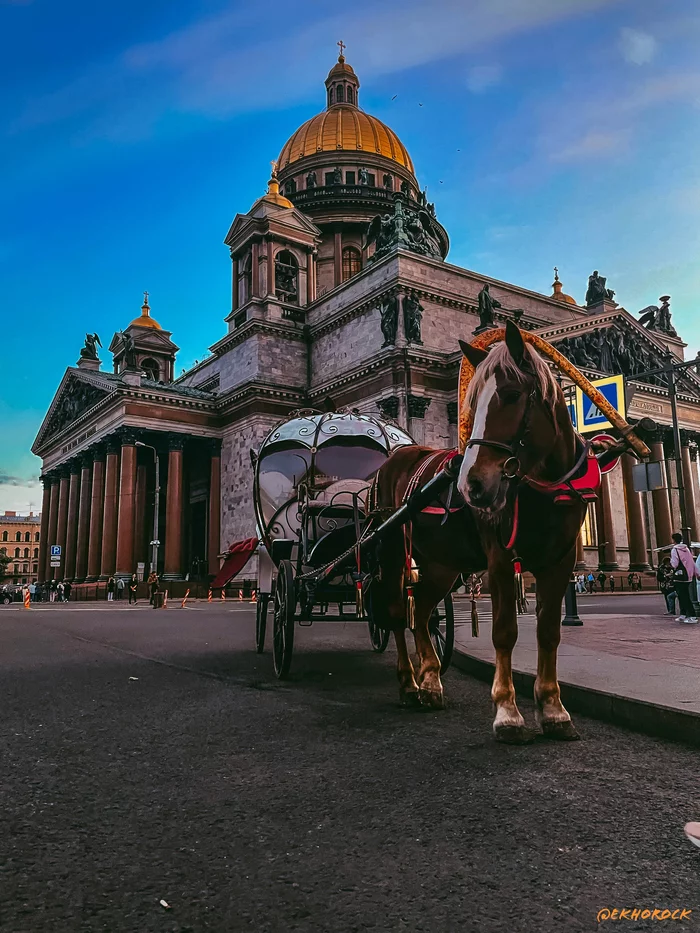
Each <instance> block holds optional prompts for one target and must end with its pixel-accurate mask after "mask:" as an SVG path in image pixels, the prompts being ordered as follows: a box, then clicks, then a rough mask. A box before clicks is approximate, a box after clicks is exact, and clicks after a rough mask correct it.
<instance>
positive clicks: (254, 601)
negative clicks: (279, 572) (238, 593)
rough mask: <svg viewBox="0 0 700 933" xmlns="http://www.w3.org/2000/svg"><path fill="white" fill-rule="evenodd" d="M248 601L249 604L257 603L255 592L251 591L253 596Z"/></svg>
mask: <svg viewBox="0 0 700 933" xmlns="http://www.w3.org/2000/svg"><path fill="white" fill-rule="evenodd" d="M250 601H251V603H257V601H258V597H257V594H256V592H255V590H253V595H252V596H251V597H250Z"/></svg>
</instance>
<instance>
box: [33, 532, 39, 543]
mask: <svg viewBox="0 0 700 933" xmlns="http://www.w3.org/2000/svg"><path fill="white" fill-rule="evenodd" d="M34 540H35V541H38V540H39V532H38V531H37V532H35V533H34Z"/></svg>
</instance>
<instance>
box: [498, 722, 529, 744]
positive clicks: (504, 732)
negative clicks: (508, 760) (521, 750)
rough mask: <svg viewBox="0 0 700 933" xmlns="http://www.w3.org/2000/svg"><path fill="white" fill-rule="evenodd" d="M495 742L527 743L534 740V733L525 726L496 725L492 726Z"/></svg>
mask: <svg viewBox="0 0 700 933" xmlns="http://www.w3.org/2000/svg"><path fill="white" fill-rule="evenodd" d="M493 734H494V736H495V738H496V741H497V742H503V743H504V744H506V745H529V744H530V742H534V741H535V733H534V732H533V731H532V729H528V727H527V726H508V725H498V726H494V727H493Z"/></svg>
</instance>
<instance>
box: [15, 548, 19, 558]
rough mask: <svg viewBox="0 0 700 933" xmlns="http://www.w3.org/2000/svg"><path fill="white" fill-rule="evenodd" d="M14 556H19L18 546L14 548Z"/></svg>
mask: <svg viewBox="0 0 700 933" xmlns="http://www.w3.org/2000/svg"><path fill="white" fill-rule="evenodd" d="M15 557H19V548H18V547H16V548H15Z"/></svg>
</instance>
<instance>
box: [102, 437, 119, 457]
mask: <svg viewBox="0 0 700 933" xmlns="http://www.w3.org/2000/svg"><path fill="white" fill-rule="evenodd" d="M104 445H105V454H118V453H119V449H120V447H121V440H120V438H119V435H118V434H110V435H108V436H107V437H106V438H105V440H104Z"/></svg>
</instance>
